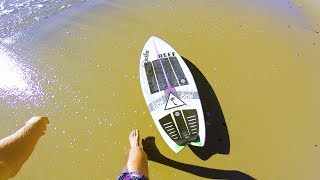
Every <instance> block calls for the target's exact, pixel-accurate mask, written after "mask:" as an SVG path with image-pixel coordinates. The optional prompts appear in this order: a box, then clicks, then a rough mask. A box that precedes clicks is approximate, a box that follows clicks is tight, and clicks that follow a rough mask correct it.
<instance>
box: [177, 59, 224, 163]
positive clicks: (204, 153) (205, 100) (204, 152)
mask: <svg viewBox="0 0 320 180" xmlns="http://www.w3.org/2000/svg"><path fill="white" fill-rule="evenodd" d="M182 58H183V60H184V61H185V63H186V64H187V66H188V67H189V69H190V71H191V73H192V75H193V78H194V81H195V82H196V85H197V88H198V92H199V96H200V100H201V104H202V109H203V115H204V119H205V124H206V143H205V146H204V147H196V146H191V145H189V147H190V149H191V150H192V151H193V153H195V154H196V155H197V156H198V157H199V158H200V159H202V160H208V159H209V158H210V157H211V156H212V155H214V154H229V152H230V140H229V133H228V128H227V124H226V121H225V119H224V116H223V112H222V109H221V107H220V104H219V101H218V98H217V96H216V94H215V93H214V91H213V89H212V87H211V86H210V84H209V82H208V81H207V79H206V78H205V77H204V76H203V74H202V73H201V72H200V70H199V69H198V68H197V67H196V66H195V65H194V64H192V63H191V62H190V61H189V60H188V59H186V58H184V57H182Z"/></svg>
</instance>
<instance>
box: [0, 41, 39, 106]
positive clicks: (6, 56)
mask: <svg viewBox="0 0 320 180" xmlns="http://www.w3.org/2000/svg"><path fill="white" fill-rule="evenodd" d="M41 97H42V91H41V86H40V85H39V83H38V77H37V74H36V73H35V72H34V71H32V70H31V69H29V68H28V67H27V66H26V65H25V64H23V63H21V62H19V61H18V59H17V57H16V56H15V55H14V54H12V53H9V52H8V51H6V50H5V49H4V48H1V47H0V98H1V99H3V100H5V101H6V102H7V103H9V104H15V103H16V102H18V101H23V100H31V101H32V102H34V104H36V100H37V99H38V98H41Z"/></svg>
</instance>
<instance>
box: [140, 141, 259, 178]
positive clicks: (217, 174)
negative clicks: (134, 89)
mask: <svg viewBox="0 0 320 180" xmlns="http://www.w3.org/2000/svg"><path fill="white" fill-rule="evenodd" d="M142 146H143V150H144V151H145V152H146V153H147V156H148V160H149V161H154V162H157V163H160V164H163V165H166V166H170V167H172V168H175V169H179V170H181V171H185V172H188V173H191V174H194V175H196V176H200V177H204V178H210V179H240V180H242V179H254V178H253V177H251V176H249V175H247V174H245V173H243V172H240V171H236V170H220V169H211V168H207V167H201V166H195V165H191V164H186V163H182V162H178V161H174V160H172V159H169V158H167V157H165V156H164V155H163V154H161V153H160V151H159V149H158V148H157V146H156V144H155V138H154V137H150V136H149V137H147V138H145V139H142Z"/></svg>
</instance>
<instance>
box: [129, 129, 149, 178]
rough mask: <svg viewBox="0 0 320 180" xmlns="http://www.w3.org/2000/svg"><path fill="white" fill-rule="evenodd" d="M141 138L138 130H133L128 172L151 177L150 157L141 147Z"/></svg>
mask: <svg viewBox="0 0 320 180" xmlns="http://www.w3.org/2000/svg"><path fill="white" fill-rule="evenodd" d="M139 138H140V137H139V131H138V130H133V131H132V132H131V133H130V135H129V140H130V145H131V149H130V151H129V156H128V161H127V170H128V172H137V173H141V174H143V175H145V176H146V177H149V171H148V157H147V155H146V153H145V152H144V151H143V149H142V148H141V147H140V146H139Z"/></svg>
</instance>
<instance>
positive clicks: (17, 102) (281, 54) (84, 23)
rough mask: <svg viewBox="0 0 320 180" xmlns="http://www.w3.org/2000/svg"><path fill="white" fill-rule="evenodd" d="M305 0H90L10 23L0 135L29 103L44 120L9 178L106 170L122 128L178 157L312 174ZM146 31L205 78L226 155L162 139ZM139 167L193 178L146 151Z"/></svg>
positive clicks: (314, 151) (314, 137)
mask: <svg viewBox="0 0 320 180" xmlns="http://www.w3.org/2000/svg"><path fill="white" fill-rule="evenodd" d="M313 6H318V7H319V4H317V3H315V4H312V5H310V4H304V3H302V2H299V1H297V2H295V3H294V2H291V1H290V2H287V1H281V2H278V1H263V0H257V1H254V2H252V1H247V0H242V1H223V2H222V1H197V2H196V1H179V2H172V1H161V2H153V1H142V0H141V1H135V2H134V3H133V2H131V1H124V0H123V1H121V0H119V1H95V2H87V3H82V4H78V5H76V6H72V8H69V9H68V10H65V11H62V12H60V13H58V14H55V15H52V16H50V17H48V18H45V19H44V20H43V21H41V22H39V23H33V24H32V26H29V28H27V29H26V30H22V31H19V34H20V35H19V37H17V38H13V41H10V42H9V43H8V41H6V42H3V41H2V42H1V44H2V47H1V49H0V51H1V61H0V62H1V66H0V70H1V77H0V81H1V82H0V86H1V87H0V107H1V111H0V118H1V119H0V124H1V126H0V136H1V137H4V136H6V135H8V134H10V133H12V132H14V131H15V130H17V129H18V127H20V126H22V125H23V124H24V122H25V121H26V120H27V119H28V118H29V117H31V116H33V115H36V114H37V115H47V116H48V117H49V119H50V127H49V128H48V130H47V132H46V135H45V136H43V137H42V139H41V140H40V141H39V143H38V145H37V147H36V149H35V152H34V153H33V154H32V156H31V157H30V159H29V160H28V161H27V163H26V164H25V165H24V166H23V169H22V170H21V172H20V173H19V174H18V175H17V177H16V178H15V179H34V178H36V179H105V178H107V179H108V178H109V179H114V178H115V177H116V176H117V175H118V174H119V172H120V171H121V170H122V167H123V165H124V160H125V152H126V151H127V150H128V148H129V143H128V134H129V132H130V131H131V130H132V129H140V131H141V133H142V138H145V137H147V136H154V137H155V140H156V144H157V147H158V149H159V150H160V152H161V153H162V154H163V155H164V156H166V157H168V158H169V159H172V160H174V161H177V162H182V163H185V164H190V165H195V166H199V167H206V168H209V169H219V170H236V171H239V172H242V173H245V174H247V175H249V176H251V177H254V178H257V179H276V178H280V179H316V178H317V177H320V173H319V171H318V168H317V167H319V166H320V155H319V153H320V149H319V147H320V133H319V131H318V130H317V127H318V126H319V122H318V121H317V120H318V118H319V115H320V113H319V111H318V106H317V105H318V102H319V100H320V95H319V93H318V92H319V91H320V83H319V71H318V69H319V65H320V63H319V61H318V57H319V55H320V51H319V45H320V41H319V31H320V27H319V22H317V20H318V19H319V18H317V17H319V16H317V13H314V11H313V10H312V9H310V8H309V7H313ZM307 7H308V8H307ZM152 35H155V36H158V37H160V38H162V39H163V40H165V41H166V42H168V43H169V44H170V45H172V46H173V47H174V48H175V49H176V50H177V51H178V52H179V53H180V54H181V55H182V56H184V57H186V58H187V59H188V60H189V61H191V62H192V63H193V64H194V65H195V66H196V67H197V68H198V69H199V70H200V71H201V72H202V73H203V75H204V76H205V78H206V79H207V81H208V82H209V83H210V85H211V87H212V88H213V90H214V92H215V94H216V95H217V97H218V99H219V102H220V105H221V108H222V110H223V113H224V117H225V121H226V125H227V127H228V132H229V137H230V153H229V154H228V155H220V154H217V155H213V156H212V157H211V158H210V159H208V160H206V161H203V160H201V159H199V158H198V157H197V156H196V155H195V154H194V153H193V152H192V151H191V150H190V149H189V148H188V147H186V148H185V149H184V150H183V151H182V152H180V153H179V154H175V153H174V152H172V151H171V150H170V149H169V147H168V146H167V145H166V144H165V142H164V141H163V140H162V138H161V136H160V135H159V133H158V132H157V130H156V127H155V126H154V124H153V121H152V119H151V116H150V114H149V112H148V110H147V106H146V105H145V102H144V99H143V96H142V92H141V88H140V83H139V78H138V76H139V74H138V62H139V57H140V53H141V50H142V47H143V45H144V43H145V41H146V40H147V39H148V38H149V37H150V36H152ZM5 77H6V78H5ZM7 77H10V79H8V78H7ZM207 139H208V138H207ZM149 168H150V170H149V171H150V178H151V179H174V178H177V177H178V178H181V179H183V178H185V179H191V178H192V179H202V178H203V177H202V176H201V175H193V174H190V173H188V172H185V171H182V170H177V169H175V168H172V167H169V166H165V165H163V164H159V163H155V162H153V161H150V163H149ZM189 169H192V168H189ZM224 173H225V172H224ZM202 175H203V173H202Z"/></svg>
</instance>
